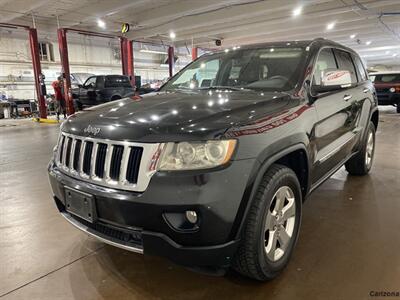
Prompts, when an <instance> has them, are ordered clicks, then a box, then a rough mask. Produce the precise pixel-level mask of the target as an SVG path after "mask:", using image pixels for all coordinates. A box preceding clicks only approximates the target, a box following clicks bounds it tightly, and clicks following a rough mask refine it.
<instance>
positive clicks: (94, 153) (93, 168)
mask: <svg viewBox="0 0 400 300" xmlns="http://www.w3.org/2000/svg"><path fill="white" fill-rule="evenodd" d="M98 149H99V143H94V144H93V149H92V159H91V162H90V166H91V168H90V177H92V178H93V179H95V180H96V179H98V178H97V176H96V173H95V171H96V158H97V150H98Z"/></svg>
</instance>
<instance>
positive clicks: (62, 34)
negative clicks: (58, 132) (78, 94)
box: [57, 28, 75, 115]
mask: <svg viewBox="0 0 400 300" xmlns="http://www.w3.org/2000/svg"><path fill="white" fill-rule="evenodd" d="M57 34H58V46H59V50H60V60H61V67H62V76H63V82H64V99H65V104H66V107H67V114H68V115H72V114H73V113H74V112H75V109H74V102H73V99H72V94H71V76H70V70H69V59H68V44H67V30H66V29H65V28H59V29H58V30H57Z"/></svg>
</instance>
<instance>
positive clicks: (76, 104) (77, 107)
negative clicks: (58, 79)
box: [74, 100, 83, 111]
mask: <svg viewBox="0 0 400 300" xmlns="http://www.w3.org/2000/svg"><path fill="white" fill-rule="evenodd" d="M74 108H75V111H80V110H83V105H82V103H81V102H79V101H78V100H74Z"/></svg>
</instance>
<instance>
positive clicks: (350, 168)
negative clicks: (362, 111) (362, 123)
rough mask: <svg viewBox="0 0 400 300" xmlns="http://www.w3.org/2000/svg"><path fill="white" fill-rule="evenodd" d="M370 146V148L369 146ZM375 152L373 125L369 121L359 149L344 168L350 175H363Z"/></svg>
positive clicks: (368, 167) (368, 169) (369, 168)
mask: <svg viewBox="0 0 400 300" xmlns="http://www.w3.org/2000/svg"><path fill="white" fill-rule="evenodd" d="M371 147H372V148H371ZM374 153H375V125H374V124H373V123H372V122H369V125H368V131H367V134H366V135H365V137H364V140H363V144H362V146H361V150H360V151H359V152H358V153H357V154H356V155H355V156H353V157H352V158H351V159H349V160H348V161H347V162H346V164H345V167H346V170H347V172H349V174H351V175H357V176H363V175H366V174H368V173H369V171H370V170H371V167H372V163H373V160H374Z"/></svg>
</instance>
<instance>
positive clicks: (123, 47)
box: [120, 37, 127, 75]
mask: <svg viewBox="0 0 400 300" xmlns="http://www.w3.org/2000/svg"><path fill="white" fill-rule="evenodd" d="M120 42H121V64H122V75H126V73H127V70H126V42H127V38H125V37H121V38H120Z"/></svg>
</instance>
